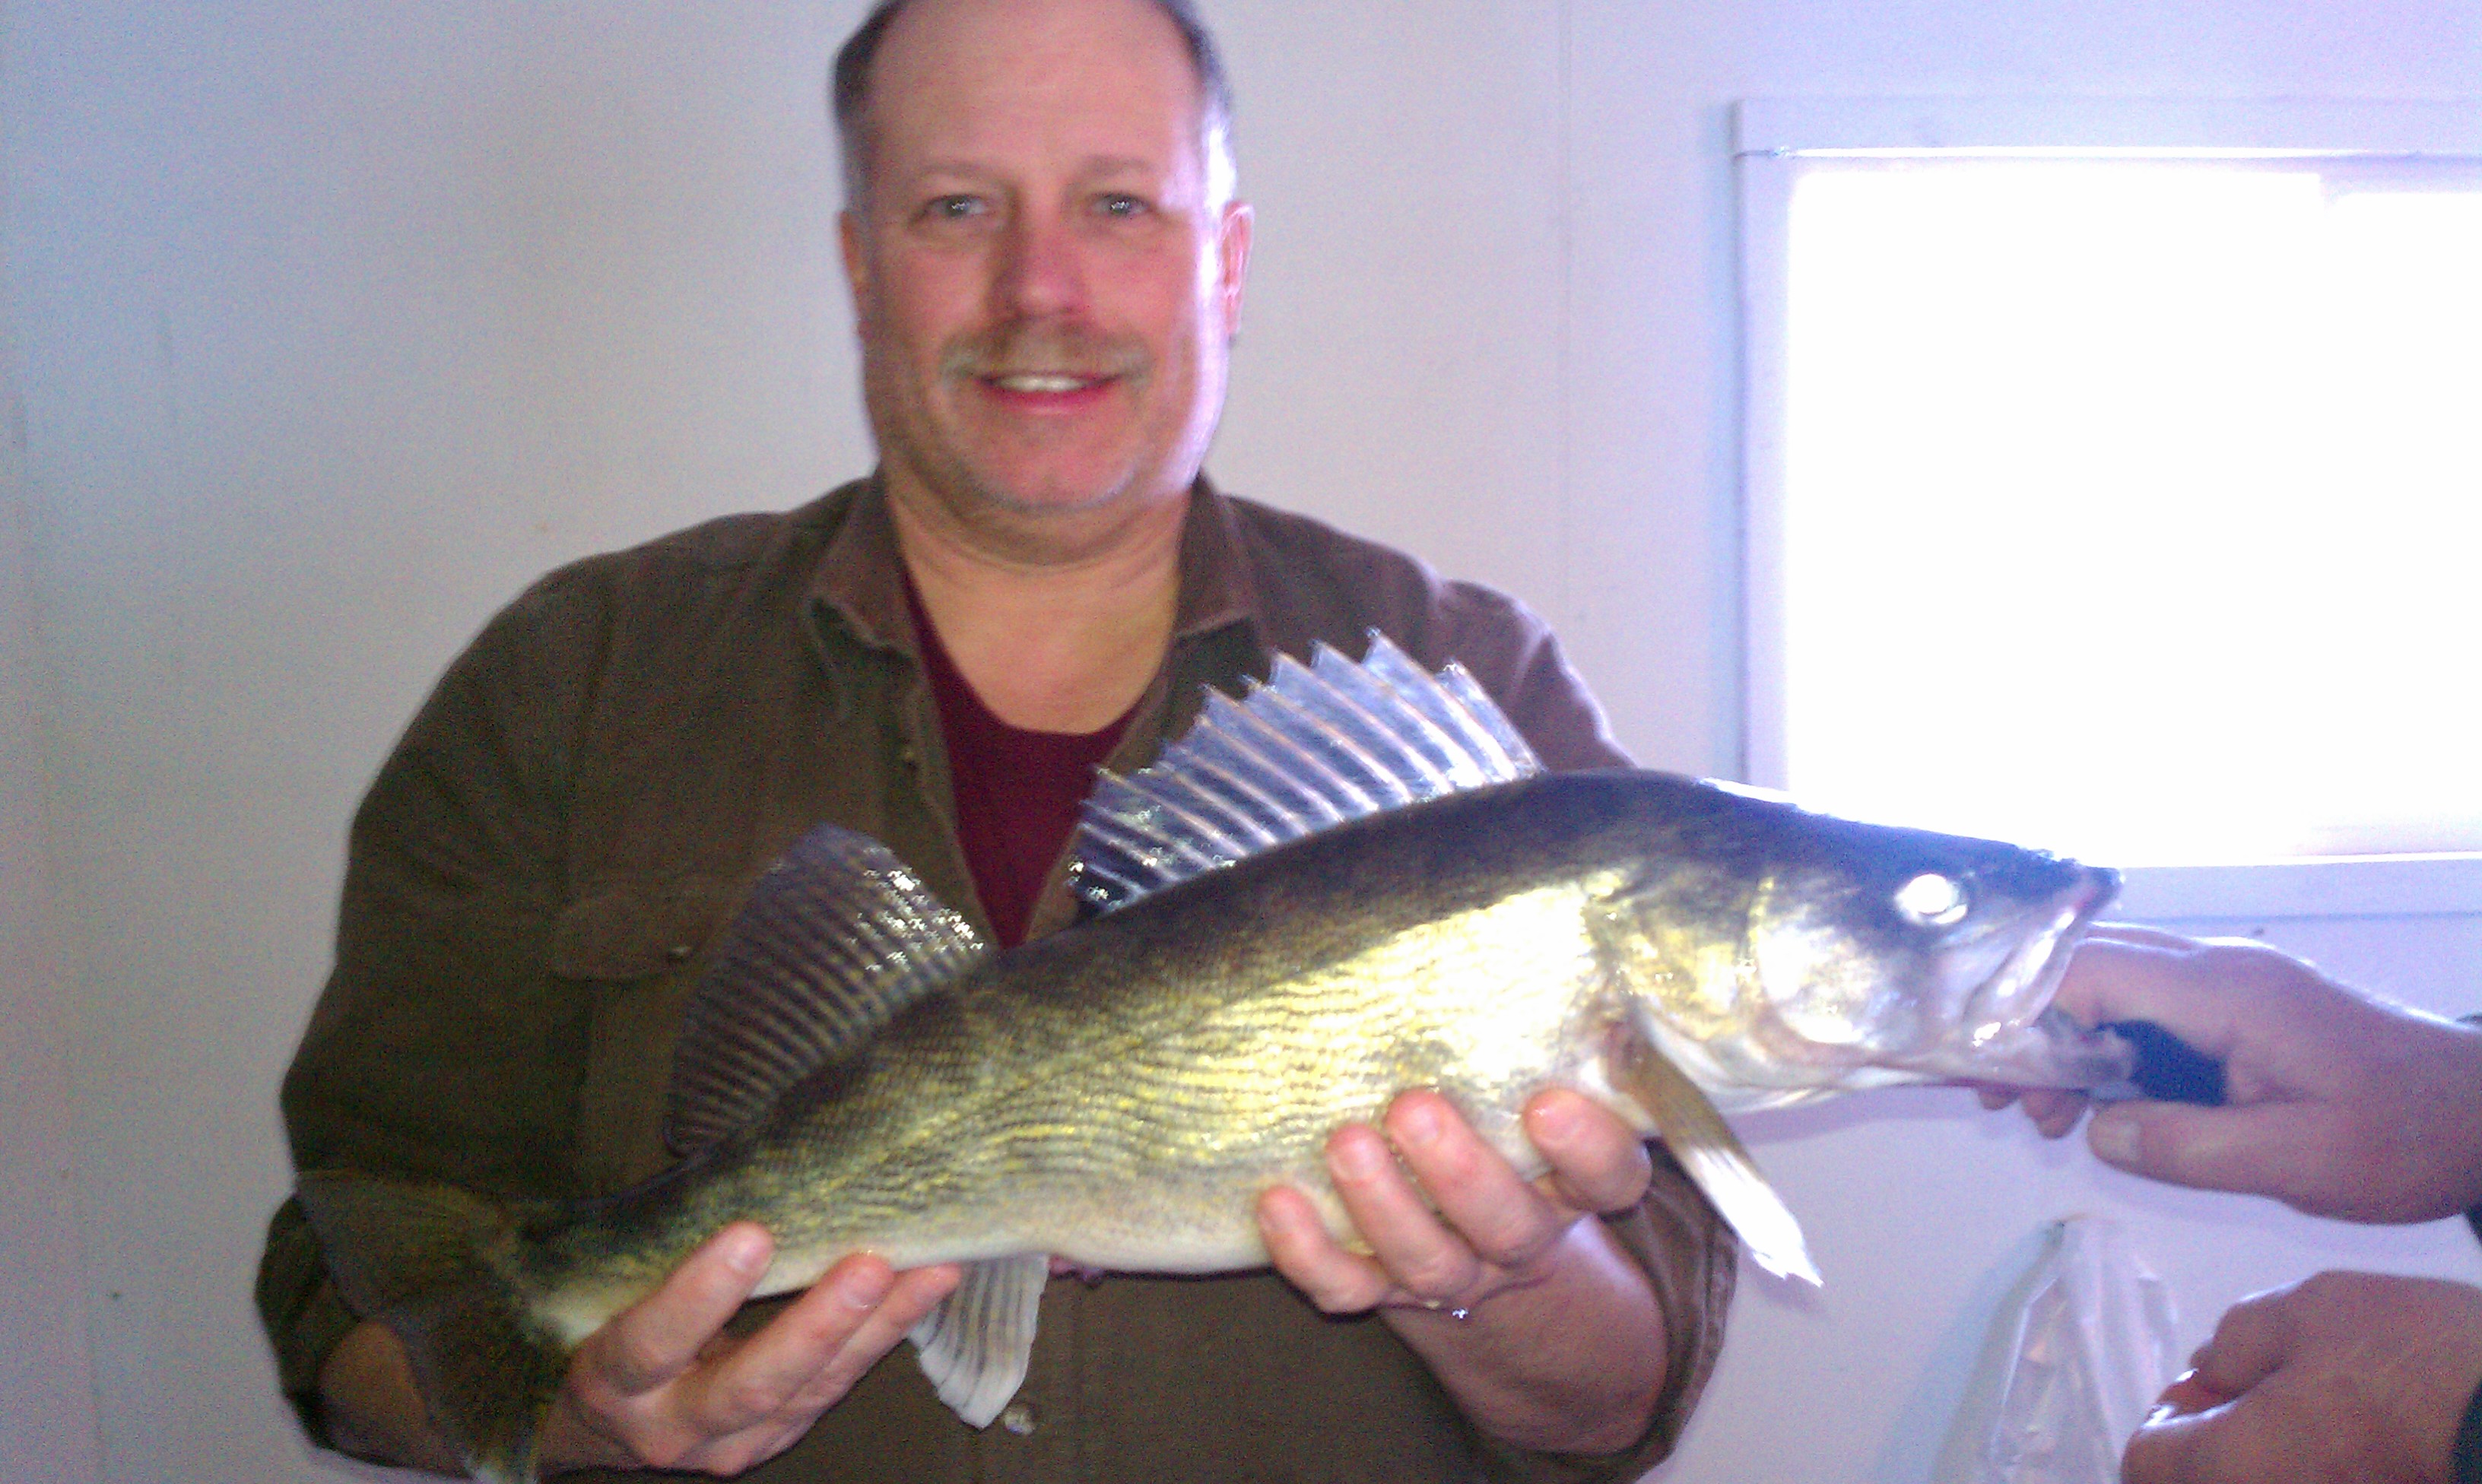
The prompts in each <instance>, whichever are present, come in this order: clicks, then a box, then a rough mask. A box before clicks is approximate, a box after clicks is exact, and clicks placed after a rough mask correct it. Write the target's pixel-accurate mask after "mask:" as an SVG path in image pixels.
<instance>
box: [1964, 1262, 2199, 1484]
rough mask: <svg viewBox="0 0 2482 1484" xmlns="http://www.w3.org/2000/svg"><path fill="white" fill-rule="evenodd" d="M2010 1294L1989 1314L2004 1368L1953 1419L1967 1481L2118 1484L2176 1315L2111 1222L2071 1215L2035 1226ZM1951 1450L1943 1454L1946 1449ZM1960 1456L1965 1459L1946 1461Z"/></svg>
mask: <svg viewBox="0 0 2482 1484" xmlns="http://www.w3.org/2000/svg"><path fill="white" fill-rule="evenodd" d="M2045 1237H2046V1240H2045V1243H2044V1247H2043V1251H2042V1255H2041V1256H2040V1257H2039V1258H2037V1259H2036V1260H2035V1263H2034V1266H2033V1270H2032V1271H2031V1272H2030V1273H2028V1274H2027V1277H2026V1281H2025V1282H2024V1283H2023V1284H2021V1285H2020V1286H2019V1289H2018V1292H2019V1293H2020V1295H2021V1299H2020V1301H2019V1302H2018V1303H2016V1304H2014V1305H2011V1306H2004V1307H2003V1308H2002V1309H2001V1311H2000V1313H1999V1314H1998V1315H1997V1316H1996V1318H1995V1319H1994V1322H1993V1335H1992V1338H1993V1340H1994V1341H1999V1340H2000V1339H2001V1338H2002V1336H2003V1334H2004V1333H2005V1332H2006V1331H2007V1330H2008V1329H2009V1328H2010V1327H2012V1326H2013V1328H2014V1342H2013V1343H2004V1344H1994V1346H1993V1347H1992V1348H1991V1349H1990V1350H1988V1351H1987V1352H1986V1354H1987V1355H1988V1356H1989V1357H1990V1358H1991V1359H1992V1360H1993V1361H1995V1362H1997V1363H1999V1364H2000V1365H2001V1366H2002V1367H2004V1371H2003V1373H2002V1374H2001V1375H1999V1376H1998V1377H1996V1378H1995V1379H1996V1385H1995V1387H1993V1386H1986V1387H1980V1388H1977V1389H1976V1391H1977V1393H1978V1397H1979V1400H1980V1405H1981V1409H1982V1410H1981V1415H1980V1416H1975V1417H1961V1418H1959V1419H1958V1422H1959V1426H1960V1428H1961V1429H1964V1430H1965V1435H1964V1436H1963V1437H1961V1438H1960V1439H1959V1440H1958V1441H1963V1442H1970V1443H1972V1444H1973V1445H1974V1446H1973V1448H1972V1450H1971V1454H1970V1455H1968V1456H1969V1457H1970V1463H1968V1464H1967V1470H1966V1471H1960V1473H1958V1474H1952V1475H1951V1477H1962V1478H1968V1479H1970V1480H1971V1481H1972V1484H2119V1479H2120V1454H2121V1450H2122V1449H2123V1448H2124V1447H2126V1445H2127V1444H2128V1437H2129V1434H2131V1433H2133V1432H2135V1431H2136V1430H2137V1424H2138V1423H2139V1422H2141V1421H2143V1420H2145V1418H2146V1412H2147V1409H2148V1408H2149V1407H2152V1405H2153V1404H2154V1398H2155V1397H2156V1396H2157V1395H2158V1394H2160V1393H2161V1392H2162V1390H2163V1388H2164V1387H2166V1386H2168V1385H2170V1384H2171V1380H2172V1357H2173V1349H2172V1347H2173V1335H2174V1331H2175V1329H2176V1320H2175V1317H2174V1314H2173V1307H2172V1293H2171V1289H2169V1287H2168V1286H2166V1285H2165V1283H2164V1282H2163V1280H2162V1279H2161V1278H2159V1277H2157V1276H2156V1275H2155V1274H2154V1273H2153V1272H2152V1270H2150V1269H2149V1268H2148V1267H2147V1266H2146V1264H2145V1263H2142V1262H2140V1261H2138V1259H2137V1257H2136V1256H2135V1255H2134V1254H2133V1253H2132V1252H2130V1250H2129V1246H2128V1238H2127V1235H2126V1233H2124V1232H2123V1231H2122V1230H2121V1228H2120V1225H2119V1223H2118V1222H2115V1221H2112V1220H2110V1219H2109V1218H2107V1217H2102V1216H2072V1217H2070V1218H2068V1219H2067V1220H2065V1221H2057V1222H2053V1223H2051V1224H2050V1225H2049V1226H2048V1227H2047V1228H2046V1230H2045ZM1951 1457H1954V1455H1953V1454H1952V1455H1951ZM1957 1461H1958V1462H1960V1463H1964V1462H1966V1460H1965V1459H1957Z"/></svg>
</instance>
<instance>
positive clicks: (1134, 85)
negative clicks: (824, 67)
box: [870, 0, 1200, 173]
mask: <svg viewBox="0 0 2482 1484" xmlns="http://www.w3.org/2000/svg"><path fill="white" fill-rule="evenodd" d="M1199 106H1200V105H1199V84H1198V77H1197V72H1196V69H1195V67H1194V66H1193V65H1192V64H1191V62H1190V57H1189V50H1188V47H1187V45H1186V44H1185V43H1184V42H1183V41H1182V39H1181V36H1180V33H1179V31H1178V30H1177V29H1175V27H1174V25H1173V23H1172V21H1171V20H1170V19H1169V18H1168V17H1166V16H1165V15H1164V13H1162V12H1161V11H1160V10H1158V9H1156V8H1155V7H1154V6H1153V5H1151V4H1149V3H1147V0H915V3H913V4H911V5H909V6H907V7H906V8H905V10H904V11H902V12H900V13H899V14H898V16H897V18H896V20H895V22H894V23H893V24H891V25H890V27H889V29H888V33H887V36H886V39H885V40H884V41H883V43H882V45H881V49H880V53H879V56H878V58H877V59H876V62H875V64H874V65H873V67H872V76H871V86H870V137H871V147H872V149H873V150H874V151H875V153H876V155H877V157H878V165H879V167H880V169H883V170H886V171H889V172H891V173H900V172H903V171H905V170H907V169H937V168H939V167H942V166H966V167H985V168H1005V167H1007V166H1010V165H1012V164H1024V163H1029V162H1032V161H1037V160H1041V161H1046V162H1052V163H1078V162H1091V161H1096V160H1109V161H1113V162H1126V163H1136V164H1139V165H1142V166H1148V167H1153V168H1157V169H1178V168H1180V167H1181V166H1183V165H1185V164H1187V163H1189V162H1190V161H1191V160H1193V159H1194V158H1195V155H1196V144H1197V139H1198V128H1199Z"/></svg>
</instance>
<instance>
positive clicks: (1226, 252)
mask: <svg viewBox="0 0 2482 1484" xmlns="http://www.w3.org/2000/svg"><path fill="white" fill-rule="evenodd" d="M1254 221H1256V214H1255V213H1254V212H1253V211H1251V209H1250V203H1249V202H1247V201H1231V202H1228V203H1227V204H1226V205H1225V208H1224V216H1223V219H1222V220H1221V221H1219V222H1217V223H1216V233H1215V259H1216V264H1215V298H1216V303H1217V306H1218V308H1220V309H1221V310H1222V311H1223V314H1224V338H1225V339H1226V340H1230V339H1231V338H1232V337H1233V336H1234V335H1235V334H1237V333H1239V331H1240V328H1241V286H1242V283H1243V281H1244V280H1245V279H1247V278H1248V277H1249V274H1250V231H1251V227H1252V225H1253V224H1254Z"/></svg>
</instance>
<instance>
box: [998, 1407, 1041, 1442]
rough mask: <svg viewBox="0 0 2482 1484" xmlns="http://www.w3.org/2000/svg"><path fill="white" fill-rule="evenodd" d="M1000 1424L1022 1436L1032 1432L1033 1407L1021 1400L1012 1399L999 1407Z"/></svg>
mask: <svg viewBox="0 0 2482 1484" xmlns="http://www.w3.org/2000/svg"><path fill="white" fill-rule="evenodd" d="M1000 1425H1001V1426H1002V1427H1005V1428H1007V1429H1008V1430H1009V1431H1011V1432H1013V1433H1015V1434H1017V1436H1018V1437H1020V1438H1023V1437H1027V1436H1030V1435H1031V1434H1032V1433H1033V1432H1034V1408H1033V1406H1032V1405H1030V1404H1028V1403H1026V1402H1022V1401H1013V1402H1010V1403H1009V1404H1008V1405H1007V1406H1005V1407H1002V1408H1001V1409H1000Z"/></svg>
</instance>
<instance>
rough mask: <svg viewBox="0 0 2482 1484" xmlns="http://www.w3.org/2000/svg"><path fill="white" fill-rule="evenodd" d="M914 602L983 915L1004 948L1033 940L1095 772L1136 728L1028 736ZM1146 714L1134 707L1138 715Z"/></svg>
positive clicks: (1122, 723) (917, 634) (1119, 724)
mask: <svg viewBox="0 0 2482 1484" xmlns="http://www.w3.org/2000/svg"><path fill="white" fill-rule="evenodd" d="M905 600H906V604H907V606H908V607H909V608H910V609H911V611H912V613H913V636H914V640H915V643H916V645H917V647H918V648H920V650H921V651H922V672H923V674H924V675H925V676H927V677H928V678H929V679H930V682H931V694H932V696H933V698H934V699H936V700H937V703H938V706H939V735H940V737H941V738H942V739H943V740H944V741H945V742H947V745H948V776H949V777H950V779H951V780H953V782H952V787H953V789H954V792H955V799H956V806H957V841H958V844H960V845H962V846H964V850H965V869H966V870H967V871H968V872H972V874H973V878H974V892H975V895H977V896H979V897H980V898H982V899H983V912H984V915H985V916H987V917H989V918H990V921H991V931H992V933H993V934H994V935H995V936H996V937H997V938H998V939H999V942H1000V946H1001V947H1003V948H1015V947H1016V946H1017V945H1018V944H1020V943H1023V942H1024V941H1025V925H1026V920H1027V919H1028V918H1030V917H1032V916H1033V915H1034V899H1035V898H1036V896H1037V895H1039V894H1040V893H1041V892H1042V890H1043V878H1044V877H1045V876H1048V875H1049V874H1051V863H1052V862H1053V861H1056V860H1058V859H1059V858H1060V852H1061V850H1062V849H1063V848H1065V847H1066V846H1068V844H1069V831H1071V830H1073V829H1075V828H1076V827H1077V806H1078V805H1079V804H1081V803H1083V802H1085V799H1086V795H1087V794H1088V793H1089V792H1091V791H1092V790H1093V789H1094V787H1095V769H1096V768H1099V767H1100V766H1102V762H1103V760H1104V759H1105V758H1107V757H1109V756H1111V753H1112V748H1113V747H1114V746H1115V745H1117V744H1118V743H1119V742H1120V741H1121V733H1122V731H1123V730H1125V729H1126V728H1127V727H1128V724H1129V712H1122V714H1121V715H1120V716H1119V717H1117V718H1116V719H1114V720H1113V722H1112V723H1111V724H1110V725H1109V726H1106V727H1104V728H1103V729H1102V730H1101V731H1099V732H1029V731H1027V730H1025V729H1024V728H1022V727H1014V726H1011V725H1009V724H1008V723H1007V722H1005V721H1002V720H1001V719H1000V718H999V717H997V716H993V715H991V709H990V707H988V706H986V705H984V704H983V698H982V697H981V696H979V695H976V694H975V693H974V688H973V687H972V686H970V685H968V684H966V682H965V677H964V675H963V674H962V673H960V672H959V671H958V669H957V664H956V662H955V661H953V660H951V659H949V658H948V650H947V647H946V646H945V645H943V644H941V643H940V642H939V631H938V629H937V628H936V627H935V626H934V625H933V624H932V622H931V618H930V615H929V614H927V613H925V612H923V611H922V600H921V598H920V597H919V596H918V595H916V594H915V592H914V591H913V585H912V583H911V582H910V581H909V582H907V584H906V585H905ZM1135 710H1137V708H1136V707H1135V706H1134V705H1133V706H1131V707H1130V708H1129V711H1130V712H1133V711H1135Z"/></svg>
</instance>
